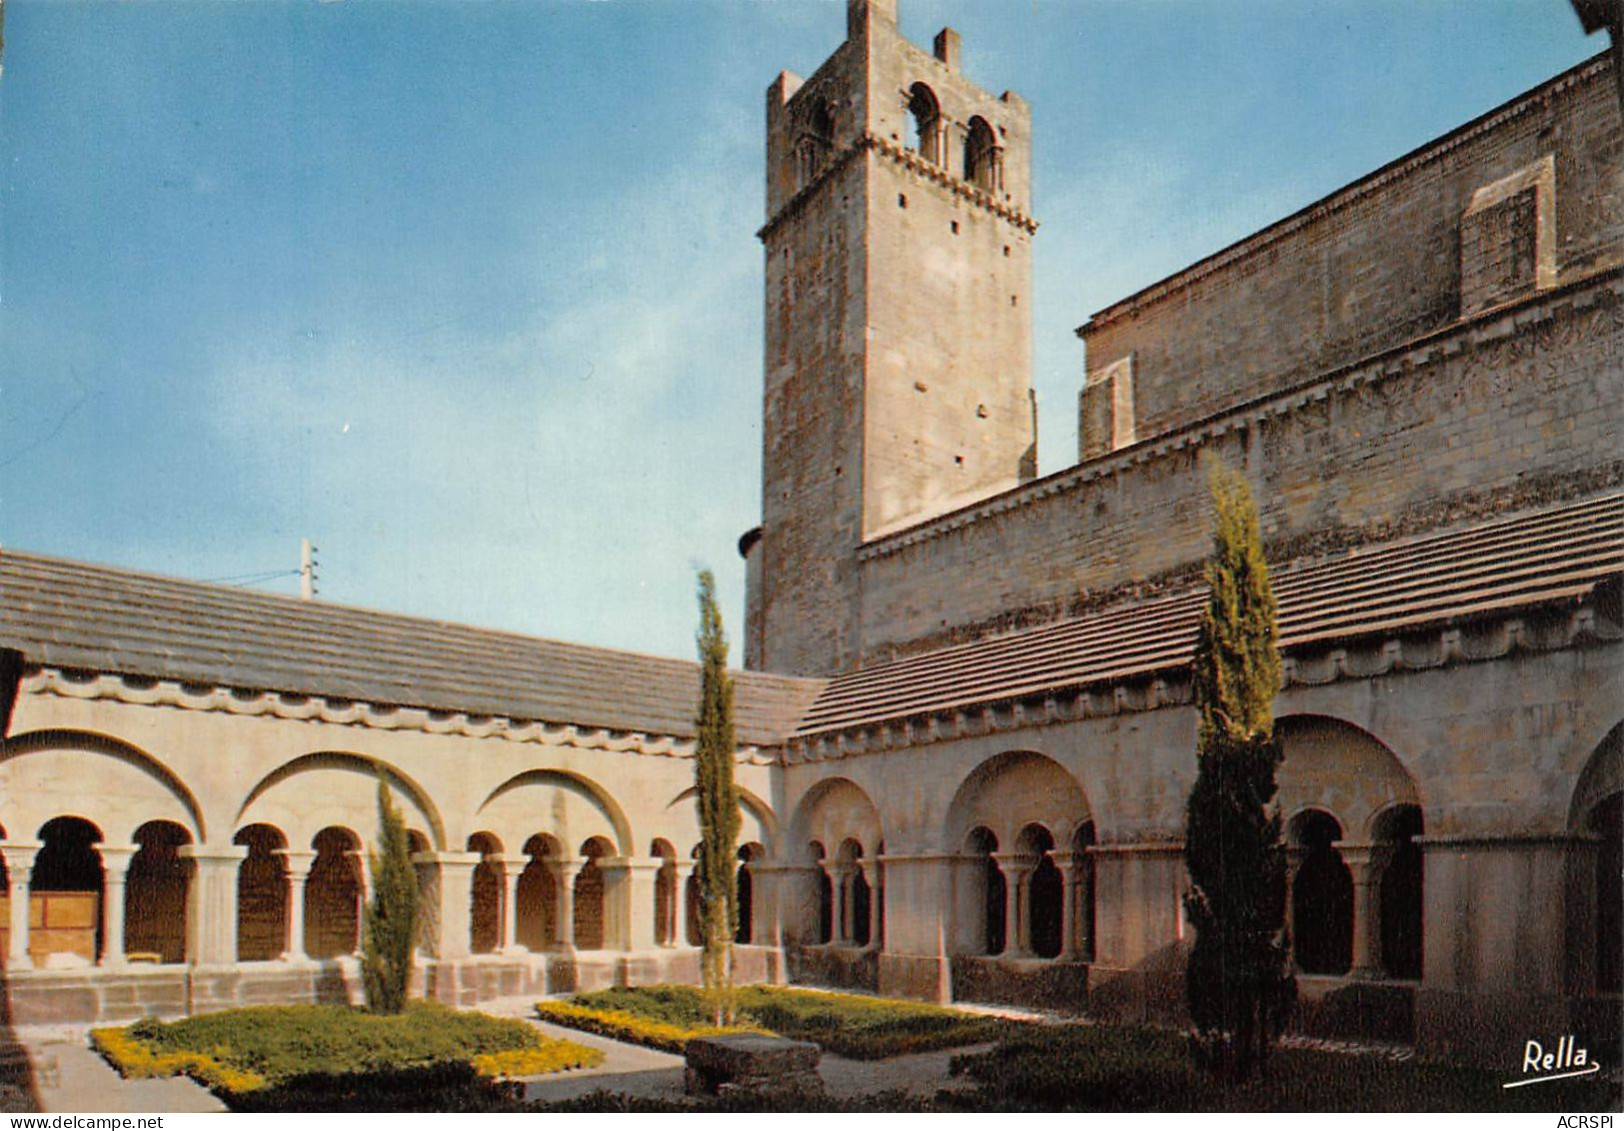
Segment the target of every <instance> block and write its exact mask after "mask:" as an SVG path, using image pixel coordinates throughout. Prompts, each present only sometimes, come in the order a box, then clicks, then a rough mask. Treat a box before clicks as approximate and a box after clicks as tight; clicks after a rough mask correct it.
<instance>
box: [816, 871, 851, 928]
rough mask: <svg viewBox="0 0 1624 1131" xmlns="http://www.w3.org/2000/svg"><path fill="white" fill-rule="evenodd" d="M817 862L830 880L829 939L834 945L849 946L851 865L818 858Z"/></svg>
mask: <svg viewBox="0 0 1624 1131" xmlns="http://www.w3.org/2000/svg"><path fill="white" fill-rule="evenodd" d="M818 863H819V864H820V865H821V866H822V867H823V870H824V871H825V872H827V873H828V874H829V881H830V882H829V886H830V889H831V890H830V896H831V899H830V903H831V904H833V906H831V907H830V908H829V917H830V918H831V919H832V920H833V924H832V926H831V929H830V931H829V941H830V943H831V944H833V945H834V946H850V945H851V879H852V868H851V865H850V864H843V863H837V862H834V861H830V860H820V861H819V862H818Z"/></svg>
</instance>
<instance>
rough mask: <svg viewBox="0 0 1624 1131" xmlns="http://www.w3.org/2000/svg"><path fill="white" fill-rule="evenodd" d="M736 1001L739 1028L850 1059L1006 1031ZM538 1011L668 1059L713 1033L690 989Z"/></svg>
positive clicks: (973, 1022) (772, 995)
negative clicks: (665, 1052)
mask: <svg viewBox="0 0 1624 1131" xmlns="http://www.w3.org/2000/svg"><path fill="white" fill-rule="evenodd" d="M738 999H739V1022H740V1025H741V1027H743V1028H746V1029H753V1030H756V1031H766V1032H772V1033H777V1034H779V1035H780V1036H784V1037H793V1038H795V1039H797V1040H803V1041H813V1042H815V1043H817V1044H818V1045H820V1046H822V1047H823V1048H824V1049H825V1050H827V1051H828V1052H832V1053H835V1054H837V1055H839V1056H846V1057H851V1058H853V1059H857V1060H880V1059H883V1058H885V1057H889V1056H900V1055H902V1054H904V1053H911V1052H925V1051H928V1050H930V1049H940V1048H958V1047H961V1046H963V1045H972V1044H979V1043H981V1042H983V1041H991V1040H995V1039H997V1038H998V1037H1000V1036H1003V1035H1004V1034H1005V1033H1007V1032H1009V1031H1010V1029H1011V1027H1012V1024H1013V1023H1012V1022H1009V1021H1005V1020H1002V1019H999V1018H994V1017H981V1016H977V1015H975V1014H970V1013H964V1012H961V1011H959V1010H956V1009H945V1008H943V1007H941V1006H937V1005H928V1004H925V1003H923V1002H912V1001H895V1000H891V999H886V998H871V997H861V996H858V995H856V994H836V993H824V992H822V991H819V990H791V989H784V988H782V987H779V986H743V987H741V988H740V989H739V991H738ZM537 1009H538V1011H539V1012H540V1014H541V1016H542V1017H543V1018H544V1019H546V1020H549V1021H556V1022H558V1023H559V1024H561V1025H569V1026H571V1027H573V1028H579V1029H586V1030H587V1031H588V1032H593V1033H599V1034H601V1035H603V1036H606V1037H614V1038H616V1039H617V1040H627V1041H632V1042H633V1043H636V1044H646V1045H650V1046H651V1047H654V1048H663V1049H666V1050H668V1051H672V1052H680V1051H681V1050H682V1046H683V1044H684V1043H686V1042H687V1040H688V1039H689V1038H690V1037H696V1036H703V1035H707V1034H710V1033H714V1032H716V1030H714V1029H712V1028H710V1027H709V1026H708V1025H707V1024H706V1022H707V1021H708V1020H709V1018H710V1012H709V1010H708V1009H707V1008H706V1005H705V998H704V994H703V992H702V991H701V990H700V989H698V988H697V987H694V986H643V987H635V988H630V989H612V990H599V991H597V992H595V993H588V994H577V995H576V996H575V997H574V998H572V999H571V1000H570V1001H569V1002H568V1003H562V1002H542V1003H541V1004H540V1005H539V1006H538V1007H537Z"/></svg>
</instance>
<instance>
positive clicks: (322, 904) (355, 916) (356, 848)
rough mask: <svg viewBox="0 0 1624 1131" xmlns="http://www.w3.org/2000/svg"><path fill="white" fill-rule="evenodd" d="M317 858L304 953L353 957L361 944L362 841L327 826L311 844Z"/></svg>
mask: <svg viewBox="0 0 1624 1131" xmlns="http://www.w3.org/2000/svg"><path fill="white" fill-rule="evenodd" d="M311 847H312V848H314V849H315V850H316V858H315V859H314V860H312V861H311V862H310V878H309V879H308V880H306V881H305V953H306V954H308V955H309V956H310V957H311V958H334V957H336V956H338V955H341V954H354V953H355V951H356V948H357V947H358V946H359V944H360V941H361V861H360V859H359V853H360V849H361V838H360V837H358V836H356V835H355V833H353V832H352V831H350V830H349V829H346V828H340V827H338V826H336V825H331V826H328V827H327V828H325V829H322V830H321V832H319V833H317V834H316V837H315V839H314V840H313V841H312V842H311Z"/></svg>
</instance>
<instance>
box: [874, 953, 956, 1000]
mask: <svg viewBox="0 0 1624 1131" xmlns="http://www.w3.org/2000/svg"><path fill="white" fill-rule="evenodd" d="M879 958H880V965H879V979H878V980H879V992H880V994H881V995H883V996H885V997H905V998H912V999H914V1000H916V1001H933V1002H936V1003H938V1004H940V1005H946V1004H947V1003H948V1002H950V1001H952V1000H953V966H952V963H951V962H950V961H949V960H948V959H947V958H946V957H945V956H944V955H930V954H887V953H882V954H881V955H880V956H879Z"/></svg>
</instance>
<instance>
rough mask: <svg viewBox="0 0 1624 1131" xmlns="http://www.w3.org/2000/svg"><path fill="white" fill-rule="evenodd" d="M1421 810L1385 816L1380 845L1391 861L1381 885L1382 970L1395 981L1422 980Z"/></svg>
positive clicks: (1404, 809)
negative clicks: (1417, 840)
mask: <svg viewBox="0 0 1624 1131" xmlns="http://www.w3.org/2000/svg"><path fill="white" fill-rule="evenodd" d="M1421 831H1422V830H1421V809H1420V807H1419V806H1415V805H1399V806H1396V807H1394V808H1392V809H1389V810H1388V811H1387V812H1385V813H1383V814H1382V816H1381V819H1380V820H1379V821H1378V822H1377V824H1376V841H1377V843H1378V844H1380V845H1382V846H1383V850H1384V854H1385V855H1386V858H1387V863H1386V866H1385V867H1383V868H1382V873H1381V883H1380V899H1379V903H1380V909H1381V910H1380V916H1381V967H1382V969H1383V970H1385V971H1386V972H1387V973H1388V974H1390V975H1392V976H1393V977H1395V978H1419V977H1421V846H1420V845H1419V844H1417V843H1415V838H1416V837H1418V836H1420V835H1421Z"/></svg>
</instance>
